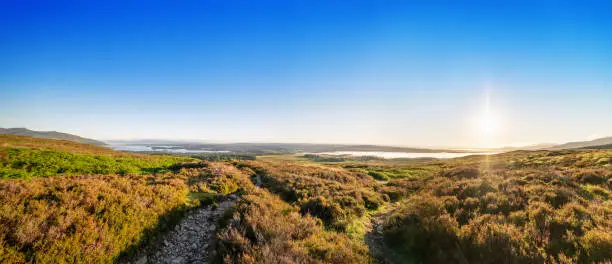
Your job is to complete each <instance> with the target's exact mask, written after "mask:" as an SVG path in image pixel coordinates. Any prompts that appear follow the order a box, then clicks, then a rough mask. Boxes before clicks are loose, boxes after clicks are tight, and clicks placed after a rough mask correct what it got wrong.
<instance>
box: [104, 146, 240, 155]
mask: <svg viewBox="0 0 612 264" xmlns="http://www.w3.org/2000/svg"><path fill="white" fill-rule="evenodd" d="M109 147H110V148H112V149H114V150H119V151H132V152H162V153H181V154H184V153H229V152H230V151H227V150H219V151H213V150H198V149H195V150H192V149H184V148H177V147H175V146H155V147H151V146H146V145H109Z"/></svg>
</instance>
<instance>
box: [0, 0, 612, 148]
mask: <svg viewBox="0 0 612 264" xmlns="http://www.w3.org/2000/svg"><path fill="white" fill-rule="evenodd" d="M94 2H95V3H94ZM256 2H257V3H256ZM609 2H610V1H597V2H595V1H501V0H500V1H492V0H488V1H484V0H483V1H369V2H366V1H278V2H273V1H222V0H215V1H166V2H159V1H117V2H113V1H40V2H37V1H12V0H9V1H1V2H0V127H28V128H30V129H36V130H58V131H63V132H69V133H75V134H79V135H82V136H86V137H93V138H98V139H135V138H159V139H161V138H163V139H200V140H211V141H268V142H269V141H276V142H336V143H373V144H389V145H412V146H485V145H487V146H489V145H508V144H526V143H538V142H563V141H567V140H580V139H587V138H592V137H597V136H608V135H612V15H610V14H612V4H609ZM487 98H488V99H487ZM487 101H488V102H489V103H488V104H487V103H486V102H487ZM486 105H488V109H489V112H488V114H486V113H485V112H487V110H485V109H486V108H487V107H486ZM483 126H484V128H483Z"/></svg>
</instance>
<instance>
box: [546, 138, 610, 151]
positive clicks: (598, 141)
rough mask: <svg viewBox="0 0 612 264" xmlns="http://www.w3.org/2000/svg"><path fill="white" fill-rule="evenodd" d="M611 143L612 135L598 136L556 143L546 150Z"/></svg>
mask: <svg viewBox="0 0 612 264" xmlns="http://www.w3.org/2000/svg"><path fill="white" fill-rule="evenodd" d="M609 144H612V137H604V138H598V139H594V140H590V141H577V142H569V143H565V144H561V145H557V146H554V147H551V148H548V150H561V149H576V148H587V147H593V146H601V145H609Z"/></svg>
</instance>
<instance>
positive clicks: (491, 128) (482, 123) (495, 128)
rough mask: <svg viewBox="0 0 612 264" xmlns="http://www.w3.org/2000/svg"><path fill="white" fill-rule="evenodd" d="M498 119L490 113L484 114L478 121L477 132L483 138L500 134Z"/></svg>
mask: <svg viewBox="0 0 612 264" xmlns="http://www.w3.org/2000/svg"><path fill="white" fill-rule="evenodd" d="M500 128H501V124H500V121H499V118H498V117H496V116H495V115H493V114H491V113H485V114H483V115H482V116H481V117H480V120H479V121H478V132H479V133H480V134H481V135H484V136H494V135H496V134H497V133H499V132H500Z"/></svg>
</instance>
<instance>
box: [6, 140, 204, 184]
mask: <svg viewBox="0 0 612 264" xmlns="http://www.w3.org/2000/svg"><path fill="white" fill-rule="evenodd" d="M0 140H1V141H0V142H2V144H0V179H1V178H12V179H20V178H29V177H48V176H55V175H84V174H121V175H127V174H151V173H160V172H163V171H165V170H167V169H168V168H169V167H171V166H172V165H174V164H176V163H179V162H183V161H190V160H192V159H190V158H182V157H173V156H162V155H158V156H153V155H139V154H131V153H124V152H117V151H113V150H110V149H106V148H103V147H97V146H93V145H85V144H79V143H75V142H70V141H63V140H49V139H33V138H30V139H28V137H24V136H14V135H0Z"/></svg>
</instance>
